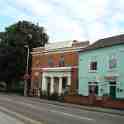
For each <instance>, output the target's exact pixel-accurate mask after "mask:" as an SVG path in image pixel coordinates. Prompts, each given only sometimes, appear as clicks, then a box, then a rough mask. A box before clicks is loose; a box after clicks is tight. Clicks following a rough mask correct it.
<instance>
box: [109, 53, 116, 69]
mask: <svg viewBox="0 0 124 124" xmlns="http://www.w3.org/2000/svg"><path fill="white" fill-rule="evenodd" d="M116 67H117V58H116V57H115V56H114V55H112V56H110V58H109V69H113V68H116Z"/></svg>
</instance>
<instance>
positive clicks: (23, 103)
mask: <svg viewBox="0 0 124 124" xmlns="http://www.w3.org/2000/svg"><path fill="white" fill-rule="evenodd" d="M4 99H5V100H7V101H13V100H12V99H9V98H4ZM14 102H15V103H18V104H22V105H25V106H29V107H31V108H34V109H38V110H39V107H36V106H34V105H32V104H29V103H25V102H20V101H19V102H18V101H14ZM40 109H41V108H40ZM42 110H44V111H46V110H47V109H43V108H42ZM47 111H49V112H52V113H53V112H54V113H57V114H61V115H65V116H68V117H73V118H77V119H80V120H88V121H94V119H92V118H88V117H83V116H78V115H73V114H69V113H65V112H62V111H56V110H47Z"/></svg>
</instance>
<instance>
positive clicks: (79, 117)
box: [50, 110, 95, 121]
mask: <svg viewBox="0 0 124 124" xmlns="http://www.w3.org/2000/svg"><path fill="white" fill-rule="evenodd" d="M50 112H53V113H57V114H61V115H65V116H69V117H73V118H77V119H80V120H88V121H95V119H92V118H88V117H83V116H78V115H74V114H70V113H65V112H60V111H55V110H50Z"/></svg>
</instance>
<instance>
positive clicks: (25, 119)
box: [0, 106, 43, 124]
mask: <svg viewBox="0 0 124 124" xmlns="http://www.w3.org/2000/svg"><path fill="white" fill-rule="evenodd" d="M0 110H1V111H3V112H7V113H9V114H11V115H14V116H15V117H17V118H20V119H21V120H23V121H24V122H26V123H29V124H43V123H42V122H40V121H36V120H33V119H31V118H28V117H26V116H23V115H22V114H19V113H17V112H14V111H10V110H9V109H7V108H5V107H1V106H0Z"/></svg>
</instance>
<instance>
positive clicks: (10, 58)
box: [0, 21, 48, 81]
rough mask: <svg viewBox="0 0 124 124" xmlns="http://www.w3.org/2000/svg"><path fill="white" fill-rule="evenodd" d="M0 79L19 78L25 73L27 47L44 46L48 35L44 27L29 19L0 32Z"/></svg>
mask: <svg viewBox="0 0 124 124" xmlns="http://www.w3.org/2000/svg"><path fill="white" fill-rule="evenodd" d="M0 38H1V39H2V41H1V42H0V80H2V81H11V80H12V79H15V78H16V79H19V78H20V77H22V76H23V75H24V73H25V68H26V56H27V49H26V48H25V45H28V47H29V49H30V52H31V50H32V48H34V47H39V46H44V45H45V43H47V42H48V35H47V34H46V32H45V30H44V28H43V27H40V26H38V25H35V24H33V23H31V22H28V21H19V22H17V23H15V24H13V25H10V26H9V27H7V28H6V29H5V32H1V33H0Z"/></svg>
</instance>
